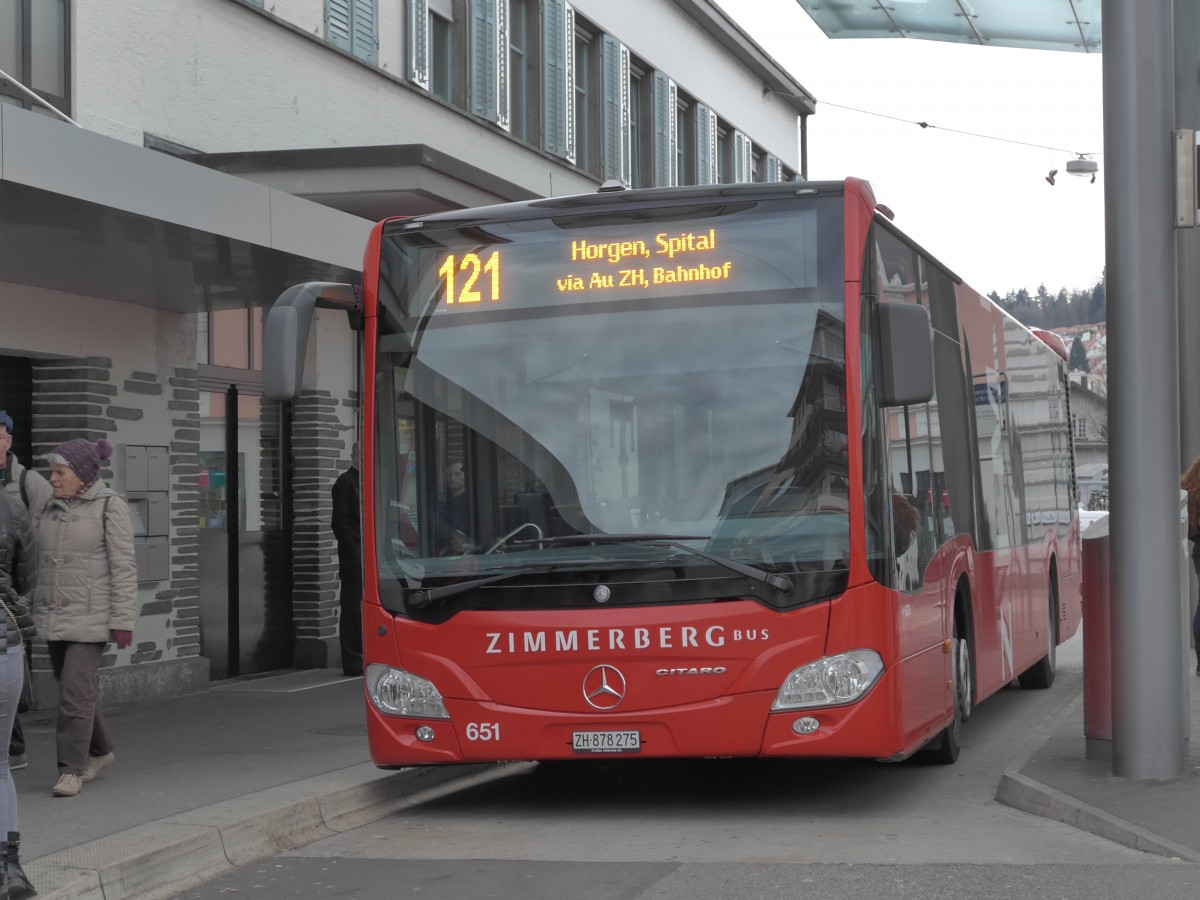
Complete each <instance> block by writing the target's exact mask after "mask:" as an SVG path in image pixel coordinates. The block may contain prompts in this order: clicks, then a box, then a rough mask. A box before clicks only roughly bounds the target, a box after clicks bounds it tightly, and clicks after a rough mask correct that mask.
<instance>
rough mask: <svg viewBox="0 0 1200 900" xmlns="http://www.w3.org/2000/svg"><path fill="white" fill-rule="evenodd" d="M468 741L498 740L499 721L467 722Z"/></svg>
mask: <svg viewBox="0 0 1200 900" xmlns="http://www.w3.org/2000/svg"><path fill="white" fill-rule="evenodd" d="M467 740H468V741H498V740H500V723H499V722H468V723H467Z"/></svg>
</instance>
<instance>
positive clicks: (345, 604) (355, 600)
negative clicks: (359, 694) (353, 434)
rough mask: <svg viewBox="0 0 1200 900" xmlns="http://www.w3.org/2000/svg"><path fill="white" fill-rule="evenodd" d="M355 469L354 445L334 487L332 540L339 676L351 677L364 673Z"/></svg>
mask: <svg viewBox="0 0 1200 900" xmlns="http://www.w3.org/2000/svg"><path fill="white" fill-rule="evenodd" d="M358 469H359V454H358V442H357V441H356V442H355V443H354V446H353V447H351V449H350V468H349V469H347V470H346V471H345V472H343V473H342V474H341V475H339V476H338V477H337V480H336V481H334V483H333V536H334V537H335V538H336V539H337V547H338V579H339V580H340V581H341V583H342V590H341V598H340V604H341V608H342V616H341V622H340V624H339V626H338V638H339V641H340V643H341V647H342V672H343V673H345V674H346V675H350V676H356V675H361V674H362V673H363V646H362V592H363V576H362V483H361V480H360V477H361V476H360V475H359V471H358Z"/></svg>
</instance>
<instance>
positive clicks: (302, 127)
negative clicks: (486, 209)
mask: <svg viewBox="0 0 1200 900" xmlns="http://www.w3.org/2000/svg"><path fill="white" fill-rule="evenodd" d="M380 5H381V7H385V6H386V7H391V6H399V5H400V4H399V3H397V2H393V0H389V2H387V3H382V4H380ZM277 6H279V7H283V8H284V10H283V14H285V15H286V16H287V17H288V19H289V21H295V22H298V23H299V24H302V25H303V26H304V27H305V30H306V31H309V32H310V33H315V34H316V35H318V36H319V35H322V34H323V31H324V24H323V19H321V17H320V15H319V14H318V16H317V18H316V20H313V19H312V16H311V12H312V10H313V9H318V10H319V9H323V6H322V4H321V3H320V2H319V0H304V2H303V3H296V4H295V7H296V8H295V9H293V3H292V2H291V0H288V2H287V3H286V6H285V4H284V3H283V2H280V3H278V4H277ZM310 7H311V9H310ZM72 9H73V10H74V15H75V21H74V23H73V32H74V35H75V71H74V91H75V105H74V112H75V119H76V121H78V122H79V123H80V124H81V125H83V126H84V127H85V128H89V129H91V130H94V131H98V132H100V133H102V134H106V135H109V136H111V137H115V138H118V139H120V140H124V141H128V142H130V143H136V144H141V143H142V137H143V132H148V133H150V134H154V135H156V136H158V137H162V138H166V139H168V140H171V141H175V142H177V143H179V144H183V145H185V146H187V147H191V148H194V149H196V150H201V151H204V152H209V153H219V152H232V151H256V150H280V149H303V148H313V147H339V146H372V145H386V144H417V143H419V144H428V145H430V146H433V147H437V148H440V149H442V150H444V151H445V152H447V153H450V154H451V155H453V156H455V157H457V158H459V159H461V160H463V161H465V162H467V163H469V164H472V165H475V166H478V167H479V168H481V169H483V170H485V171H489V172H496V173H499V174H501V175H502V176H503V177H504V178H506V179H508V180H510V181H513V182H515V183H517V184H519V185H521V186H523V187H526V188H527V189H529V190H531V191H534V192H536V193H539V194H549V193H557V194H562V193H577V192H585V191H590V190H594V189H595V184H594V182H592V181H591V180H590V179H587V178H585V177H583V176H580V175H577V174H575V173H574V172H572V171H571V170H570V169H568V168H567V167H565V166H559V165H557V164H556V163H555V162H554V161H553V160H552V159H551V158H549V157H547V156H544V155H542V154H541V153H538V152H534V151H531V150H530V149H528V148H527V147H526V146H525V145H523V144H522V143H521V142H519V141H517V140H515V139H513V138H511V137H509V136H508V135H507V134H505V133H503V132H502V131H500V130H499V129H497V128H495V127H493V126H491V125H489V124H488V123H486V122H482V121H481V120H479V119H476V118H474V117H471V116H469V115H466V114H465V113H463V114H460V113H458V112H455V111H452V110H449V109H447V108H446V107H445V106H444V105H442V104H440V103H438V102H437V101H435V100H432V99H430V98H429V97H428V96H427V95H425V94H424V93H423V92H421V91H419V90H416V89H411V88H409V87H408V86H407V85H406V84H399V83H397V82H396V81H393V80H391V79H390V78H388V77H387V76H386V75H384V74H382V73H380V72H379V71H377V70H375V69H374V68H372V67H370V66H368V65H364V64H362V63H360V62H359V61H357V60H356V59H351V58H348V57H347V56H345V55H343V54H342V53H341V52H340V51H338V50H336V49H334V48H332V47H331V46H328V45H326V44H324V42H317V41H311V40H308V39H306V38H304V37H302V36H301V35H297V34H294V33H292V32H291V31H289V30H287V29H286V28H285V27H283V26H281V25H279V24H278V23H275V22H273V21H271V20H270V19H268V18H266V17H264V16H262V15H259V14H257V13H255V12H254V11H252V10H249V9H246V8H245V7H242V6H240V5H239V4H237V3H233V2H231V0H161V2H159V3H157V4H155V5H154V6H152V7H149V8H148V7H147V5H145V4H141V3H137V4H134V3H128V4H127V3H125V2H120V0H106V2H96V3H88V4H74V5H73V7H72ZM305 10H308V13H309V14H308V15H307V17H306V16H305V15H297V13H305ZM396 17H398V13H397V14H396ZM391 18H393V17H391V16H383V17H381V19H382V20H381V23H380V24H381V34H383V32H384V29H386V30H387V32H388V35H387V37H386V39H384V40H382V41H381V49H380V62H381V63H382V64H385V65H387V66H388V71H389V72H391V71H393V70H394V74H395V75H396V76H402V75H403V66H402V65H401V60H402V58H403V55H402V54H401V53H400V48H401V35H400V30H399V29H400V23H399V21H395V22H392V21H390V19H391ZM313 21H316V22H317V24H312V25H311V27H310V23H312V22H313ZM314 29H315V30H314Z"/></svg>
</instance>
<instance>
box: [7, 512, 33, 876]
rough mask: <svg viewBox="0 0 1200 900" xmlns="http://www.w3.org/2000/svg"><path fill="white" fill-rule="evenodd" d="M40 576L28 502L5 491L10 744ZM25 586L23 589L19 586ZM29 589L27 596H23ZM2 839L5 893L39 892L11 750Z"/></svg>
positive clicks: (8, 730)
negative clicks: (30, 873)
mask: <svg viewBox="0 0 1200 900" xmlns="http://www.w3.org/2000/svg"><path fill="white" fill-rule="evenodd" d="M36 580H37V556H36V555H35V553H34V551H33V530H32V528H31V527H30V522H29V515H28V513H27V512H26V511H25V505H24V504H23V503H22V502H21V501H20V500H19V499H17V498H16V497H14V496H13V495H12V494H9V493H3V492H0V618H2V619H3V622H2V623H0V738H3V739H4V745H5V746H6V747H7V746H8V742H9V740H10V738H11V737H12V728H13V723H14V722H15V721H16V720H17V707H18V704H19V703H20V699H21V687H22V685H23V684H24V681H25V654H26V653H28V652H29V647H28V644H29V642H30V641H31V640H32V639H33V636H34V627H33V616H32V615H31V614H30V608H29V598H28V593H29V591H30V590H31V589H32V588H33V585H34V583H35V582H36ZM18 589H20V590H18ZM23 594H24V596H23ZM0 841H3V843H4V865H5V866H6V868H7V875H8V883H7V885H5V887H6V888H7V891H6V893H5V894H4V896H6V897H9V898H18V900H21V898H25V897H32V896H33V895H34V893H35V891H34V890H33V887H32V885H30V883H29V879H28V878H27V877H26V876H25V873H24V871H22V869H21V861H20V858H19V857H18V852H19V847H20V844H21V834H20V829H19V824H18V821H17V792H16V788H15V787H14V785H13V780H12V773H11V772H10V771H9V767H8V754H7V753H5V754H3V755H0Z"/></svg>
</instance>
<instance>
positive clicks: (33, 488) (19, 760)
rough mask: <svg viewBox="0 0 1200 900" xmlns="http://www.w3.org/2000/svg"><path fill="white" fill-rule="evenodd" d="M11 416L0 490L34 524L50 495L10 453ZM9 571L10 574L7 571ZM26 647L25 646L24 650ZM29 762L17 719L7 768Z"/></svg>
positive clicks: (2, 422) (2, 417) (3, 436)
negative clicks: (17, 500) (16, 502)
mask: <svg viewBox="0 0 1200 900" xmlns="http://www.w3.org/2000/svg"><path fill="white" fill-rule="evenodd" d="M13 428H14V424H13V419H12V416H10V415H9V414H8V412H7V411H6V410H3V409H0V493H7V494H11V495H13V496H14V497H19V498H20V500H21V503H22V504H23V505H24V507H25V508H26V509H27V510H29V513H30V524H31V525H34V524H35V523H36V519H37V517H38V515H40V513H41V511H42V509H44V508H45V506H46V504H47V503H49V502H50V498H51V497H52V496H53V494H54V490H53V488H51V487H50V483H49V482H48V481H46V479H45V478H43V477H42V476H41V475H40V474H38V473H37V472H35V471H34V470H33V469H27V468H26V467H25V466H23V465H21V461H20V460H19V459H17V455H16V454H15V453H13V452H12V444H13ZM10 574H11V573H10ZM32 587H33V585H32V584H31V585H29V587H28V588H23V587H22V586H20V585H18V586H17V591H18V593H20V594H22V595H23V596H26V597H27V596H29V591H30V590H31V589H32ZM28 650H29V648H26V652H28ZM28 765H29V760H28V759H26V757H25V731H24V729H22V728H21V720H20V719H19V718H17V719H14V720H13V730H12V738H11V740H10V741H9V743H8V767H9V769H10V770H12V771H16V770H17V769H24V768H26V767H27V766H28Z"/></svg>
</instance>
